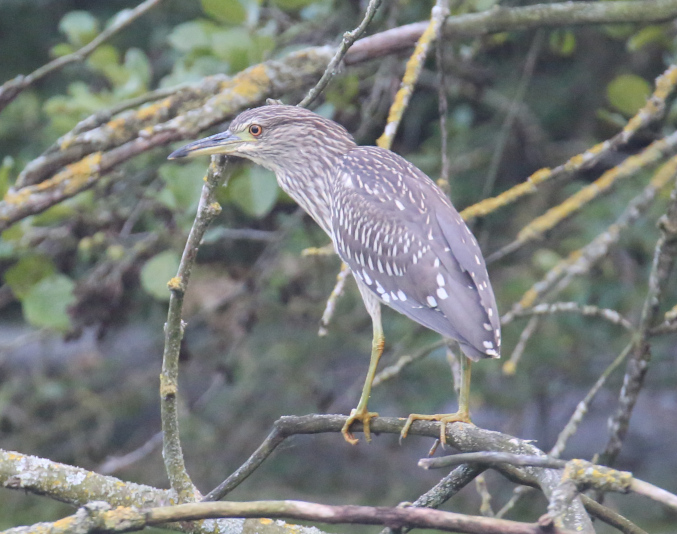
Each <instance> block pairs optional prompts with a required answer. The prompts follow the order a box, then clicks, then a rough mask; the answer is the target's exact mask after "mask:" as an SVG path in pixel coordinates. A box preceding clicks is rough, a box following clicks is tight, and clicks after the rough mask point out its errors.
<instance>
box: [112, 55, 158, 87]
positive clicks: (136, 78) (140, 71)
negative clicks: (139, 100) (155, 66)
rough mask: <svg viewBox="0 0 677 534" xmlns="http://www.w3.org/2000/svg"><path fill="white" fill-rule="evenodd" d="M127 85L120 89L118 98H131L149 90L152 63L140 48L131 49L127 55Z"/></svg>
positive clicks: (125, 66)
mask: <svg viewBox="0 0 677 534" xmlns="http://www.w3.org/2000/svg"><path fill="white" fill-rule="evenodd" d="M123 69H124V72H125V76H126V81H125V84H124V85H123V86H121V87H119V88H118V90H117V91H116V96H118V97H120V98H131V97H133V96H137V95H140V94H141V93H144V92H146V91H147V90H148V85H149V83H150V78H151V66H150V61H148V57H147V56H146V54H145V53H144V52H143V51H142V50H140V49H138V48H130V49H129V50H127V52H126V53H125V64H124V67H123Z"/></svg>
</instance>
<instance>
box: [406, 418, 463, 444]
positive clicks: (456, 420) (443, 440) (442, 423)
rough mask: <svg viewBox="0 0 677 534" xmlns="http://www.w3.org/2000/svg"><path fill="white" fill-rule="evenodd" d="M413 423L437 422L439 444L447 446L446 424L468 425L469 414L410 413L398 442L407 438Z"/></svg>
mask: <svg viewBox="0 0 677 534" xmlns="http://www.w3.org/2000/svg"><path fill="white" fill-rule="evenodd" d="M414 421H439V423H440V442H441V443H442V445H446V444H447V424H448V423H470V424H472V421H471V420H470V414H469V413H468V412H456V413H437V414H434V415H423V414H418V413H412V414H411V415H410V416H409V417H407V422H406V423H405V424H404V427H402V432H400V440H402V439H404V438H406V437H407V434H408V433H409V429H410V428H411V424H412V423H413V422H414Z"/></svg>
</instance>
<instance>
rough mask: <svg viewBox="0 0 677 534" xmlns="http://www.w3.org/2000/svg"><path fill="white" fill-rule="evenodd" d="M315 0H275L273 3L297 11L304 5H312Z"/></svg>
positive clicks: (283, 8) (281, 7)
mask: <svg viewBox="0 0 677 534" xmlns="http://www.w3.org/2000/svg"><path fill="white" fill-rule="evenodd" d="M314 1H315V0H273V1H272V4H273V5H275V6H277V7H279V8H280V9H282V10H284V11H297V10H299V9H301V8H302V7H306V6H307V5H310V4H312V3H313V2H314Z"/></svg>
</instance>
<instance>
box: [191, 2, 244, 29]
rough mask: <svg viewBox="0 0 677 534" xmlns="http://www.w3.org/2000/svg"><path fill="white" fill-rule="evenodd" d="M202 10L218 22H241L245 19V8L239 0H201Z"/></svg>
mask: <svg viewBox="0 0 677 534" xmlns="http://www.w3.org/2000/svg"><path fill="white" fill-rule="evenodd" d="M201 2H202V10H203V11H204V12H205V13H206V14H207V15H209V16H210V17H212V18H213V19H216V20H218V21H219V22H226V23H228V24H242V23H243V22H244V21H245V20H246V19H247V10H246V9H245V7H244V6H243V5H242V3H241V2H240V1H239V0H201Z"/></svg>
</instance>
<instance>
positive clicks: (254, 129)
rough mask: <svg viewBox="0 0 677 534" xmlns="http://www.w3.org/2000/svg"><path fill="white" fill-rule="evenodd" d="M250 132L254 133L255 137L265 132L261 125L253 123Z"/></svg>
mask: <svg viewBox="0 0 677 534" xmlns="http://www.w3.org/2000/svg"><path fill="white" fill-rule="evenodd" d="M249 133H250V134H252V135H253V136H254V137H258V136H259V135H261V134H262V133H263V128H261V126H259V125H258V124H252V125H251V126H250V127H249Z"/></svg>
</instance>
